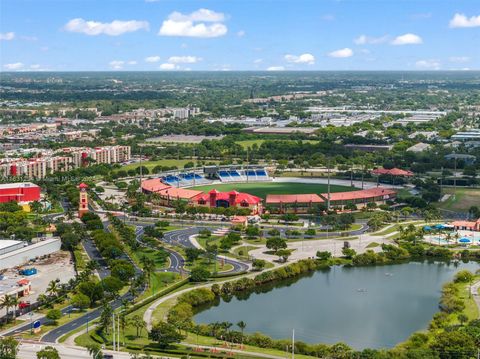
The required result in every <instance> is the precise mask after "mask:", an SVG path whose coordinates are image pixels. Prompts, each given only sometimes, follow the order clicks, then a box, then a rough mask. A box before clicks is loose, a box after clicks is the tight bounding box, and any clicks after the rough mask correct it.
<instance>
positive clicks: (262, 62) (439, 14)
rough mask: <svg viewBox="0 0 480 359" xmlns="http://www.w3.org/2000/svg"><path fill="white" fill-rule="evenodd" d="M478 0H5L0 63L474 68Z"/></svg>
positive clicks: (1, 66) (41, 66)
mask: <svg viewBox="0 0 480 359" xmlns="http://www.w3.org/2000/svg"><path fill="white" fill-rule="evenodd" d="M479 69H480V3H479V2H478V1H476V0H455V1H453V0H451V1H450V0H436V1H435V0H416V1H415V0H396V1H393V0H277V1H274V0H256V1H253V0H246V1H243V0H238V1H235V0H223V1H221V0H216V1H198V0H176V1H169V0H116V1H112V0H100V1H94V0H65V1H63V0H1V3H0V70H1V71H110V70H113V71H172V70H178V71H188V70H202V71H227V70H257V71H285V70H286V71H292V70H479Z"/></svg>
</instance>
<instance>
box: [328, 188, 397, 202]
mask: <svg viewBox="0 0 480 359" xmlns="http://www.w3.org/2000/svg"><path fill="white" fill-rule="evenodd" d="M396 193H397V192H396V191H394V190H393V189H390V188H384V187H376V188H370V189H363V190H359V191H351V192H335V193H330V201H351V200H354V199H369V198H374V197H380V196H390V195H392V194H396ZM320 196H322V197H323V198H324V199H325V200H327V199H328V193H322V194H320Z"/></svg>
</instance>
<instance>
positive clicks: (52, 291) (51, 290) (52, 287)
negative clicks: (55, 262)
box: [47, 280, 60, 297]
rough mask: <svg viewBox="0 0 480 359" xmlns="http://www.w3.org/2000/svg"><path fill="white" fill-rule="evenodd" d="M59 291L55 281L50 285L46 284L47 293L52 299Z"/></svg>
mask: <svg viewBox="0 0 480 359" xmlns="http://www.w3.org/2000/svg"><path fill="white" fill-rule="evenodd" d="M59 289H60V288H59V287H58V284H57V281H56V280H52V281H51V282H50V283H48V286H47V293H48V294H50V296H52V297H54V296H56V295H57V294H58V291H59Z"/></svg>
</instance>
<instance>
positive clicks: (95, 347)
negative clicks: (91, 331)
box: [87, 343, 103, 359]
mask: <svg viewBox="0 0 480 359" xmlns="http://www.w3.org/2000/svg"><path fill="white" fill-rule="evenodd" d="M87 350H88V354H90V356H91V357H92V358H93V359H97V358H102V357H103V354H102V347H101V346H100V344H97V343H93V344H88V345H87Z"/></svg>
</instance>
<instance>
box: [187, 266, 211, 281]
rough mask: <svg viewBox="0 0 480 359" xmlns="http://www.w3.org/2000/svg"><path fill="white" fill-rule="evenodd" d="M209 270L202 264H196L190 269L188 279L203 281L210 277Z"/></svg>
mask: <svg viewBox="0 0 480 359" xmlns="http://www.w3.org/2000/svg"><path fill="white" fill-rule="evenodd" d="M210 276H211V273H210V271H209V270H208V269H207V268H205V267H202V266H197V267H195V268H193V269H192V271H191V272H190V281H191V282H205V281H207V280H208V278H210Z"/></svg>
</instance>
